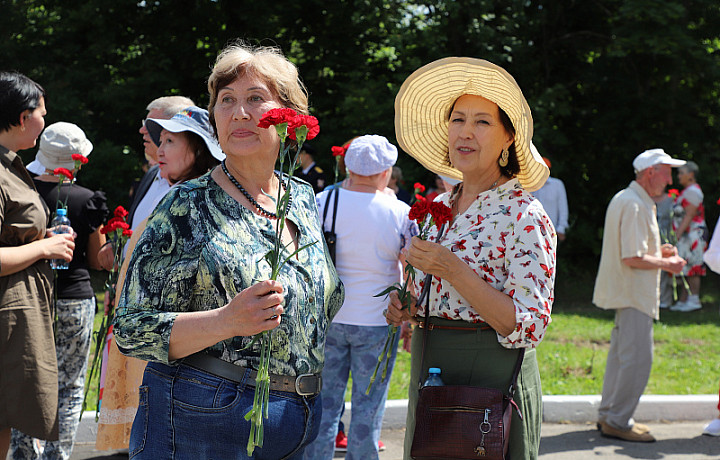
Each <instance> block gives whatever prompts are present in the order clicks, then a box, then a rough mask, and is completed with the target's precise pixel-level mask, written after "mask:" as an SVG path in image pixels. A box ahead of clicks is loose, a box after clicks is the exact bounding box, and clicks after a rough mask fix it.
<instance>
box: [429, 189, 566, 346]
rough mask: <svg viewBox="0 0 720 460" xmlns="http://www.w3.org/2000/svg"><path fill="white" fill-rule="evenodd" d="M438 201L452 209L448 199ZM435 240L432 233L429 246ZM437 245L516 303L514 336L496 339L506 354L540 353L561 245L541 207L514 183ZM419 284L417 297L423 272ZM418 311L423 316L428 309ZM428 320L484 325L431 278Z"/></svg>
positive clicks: (475, 206) (487, 197)
mask: <svg viewBox="0 0 720 460" xmlns="http://www.w3.org/2000/svg"><path fill="white" fill-rule="evenodd" d="M435 201H441V202H443V203H444V204H446V205H447V206H451V203H450V193H444V194H442V195H440V196H439V197H437V198H436V200H435ZM436 237H437V228H435V227H433V228H431V229H430V232H429V237H428V240H429V241H435V239H436ZM439 243H440V244H441V245H443V246H445V247H446V248H448V249H450V250H451V251H452V252H453V253H454V254H455V255H456V256H458V257H459V258H461V259H462V260H464V261H465V263H467V264H468V265H469V266H470V267H472V269H473V271H475V273H477V275H478V276H480V277H481V278H482V279H483V280H485V281H486V282H487V283H489V284H490V285H491V286H492V287H494V288H495V289H497V290H500V291H502V292H504V293H505V294H507V295H508V296H510V297H512V299H513V303H514V304H515V320H516V326H515V330H514V331H513V332H512V334H510V335H508V336H507V337H504V336H501V335H500V334H498V342H500V344H501V345H502V346H504V347H505V348H521V347H529V348H533V347H536V346H537V345H538V344H539V343H540V342H541V341H542V339H543V337H544V336H545V330H546V329H547V326H548V324H550V321H551V320H550V312H551V310H552V303H553V299H554V283H555V248H556V245H557V236H556V234H555V228H554V227H553V225H552V222H551V221H550V219H549V218H548V216H547V214H546V213H545V210H544V209H543V207H542V205H541V204H540V202H539V201H538V200H536V199H535V198H534V197H533V196H532V195H531V194H530V193H529V192H527V191H525V190H524V189H523V188H522V186H521V185H520V183H519V182H518V181H517V179H512V180H510V181H508V182H506V183H505V184H503V185H501V186H499V187H497V188H494V189H492V190H488V191H486V192H483V193H481V194H479V195H478V197H477V199H476V200H475V201H474V202H473V203H472V204H471V205H470V207H469V208H468V209H467V211H465V212H464V213H462V214H459V215H458V216H457V217H456V218H455V220H454V221H453V222H452V224H451V226H450V228H449V229H448V230H447V231H446V233H445V236H444V237H443V238H442V239H441V241H440V242H439ZM418 272H419V271H418ZM415 280H416V281H415V282H416V286H415V288H416V292H420V290H421V289H422V284H423V280H424V275H423V274H422V273H420V272H419V273H418V275H417V276H416V277H415ZM418 308H419V311H418V314H419V315H420V316H424V315H425V312H424V309H425V305H424V304H423V305H419V306H418ZM430 315H431V316H438V317H440V318H445V319H452V320H464V321H469V322H473V323H476V322H480V321H483V318H482V316H480V315H479V314H478V313H477V311H476V310H474V309H473V307H472V305H469V304H468V302H467V301H466V300H465V299H464V298H463V297H462V296H461V295H460V294H459V293H458V292H457V291H456V290H455V288H454V287H453V286H452V285H451V284H450V283H449V282H447V281H445V280H442V279H440V278H438V277H433V280H432V287H431V289H430Z"/></svg>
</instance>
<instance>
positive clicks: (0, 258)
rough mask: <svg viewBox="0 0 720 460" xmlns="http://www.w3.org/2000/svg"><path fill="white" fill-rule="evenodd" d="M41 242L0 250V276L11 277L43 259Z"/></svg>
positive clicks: (43, 253) (43, 251)
mask: <svg viewBox="0 0 720 460" xmlns="http://www.w3.org/2000/svg"><path fill="white" fill-rule="evenodd" d="M40 241H42V240H38V241H33V242H32V243H28V244H24V245H22V246H15V247H8V248H0V276H7V275H12V274H13V273H17V272H20V271H22V270H25V269H26V268H28V267H29V266H30V265H32V264H34V263H35V262H37V261H38V260H41V259H44V258H45V250H44V246H43V245H42V244H41V243H40Z"/></svg>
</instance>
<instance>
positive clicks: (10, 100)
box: [0, 72, 45, 132]
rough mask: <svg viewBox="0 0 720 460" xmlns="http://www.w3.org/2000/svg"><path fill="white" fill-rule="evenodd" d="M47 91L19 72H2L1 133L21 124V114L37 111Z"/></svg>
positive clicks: (0, 88)
mask: <svg viewBox="0 0 720 460" xmlns="http://www.w3.org/2000/svg"><path fill="white" fill-rule="evenodd" d="M41 97H42V98H44V97H45V90H44V89H43V87H42V86H40V85H38V84H37V83H35V82H34V81H32V80H31V79H29V78H28V77H26V76H25V75H23V74H21V73H19V72H0V132H4V131H8V130H10V128H11V127H13V126H18V125H19V124H20V114H22V113H23V112H24V111H26V110H30V111H32V110H35V109H37V108H38V106H39V105H40V98H41Z"/></svg>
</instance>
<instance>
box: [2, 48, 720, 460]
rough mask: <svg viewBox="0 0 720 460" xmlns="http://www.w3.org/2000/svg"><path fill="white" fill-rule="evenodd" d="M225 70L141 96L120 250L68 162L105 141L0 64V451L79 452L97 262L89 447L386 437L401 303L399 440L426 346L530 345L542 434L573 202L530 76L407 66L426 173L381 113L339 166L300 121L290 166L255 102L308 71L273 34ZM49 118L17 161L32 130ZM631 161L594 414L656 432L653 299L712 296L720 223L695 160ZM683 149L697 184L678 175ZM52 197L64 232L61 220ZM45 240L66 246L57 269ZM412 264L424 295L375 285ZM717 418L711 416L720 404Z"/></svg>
mask: <svg viewBox="0 0 720 460" xmlns="http://www.w3.org/2000/svg"><path fill="white" fill-rule="evenodd" d="M208 93H209V99H210V103H209V105H208V109H207V110H206V109H203V108H199V107H197V106H195V104H194V102H193V101H192V100H191V99H189V98H187V97H183V96H167V97H160V98H157V99H155V100H153V101H152V102H151V103H150V104H149V105H148V106H147V107H146V110H147V115H146V117H145V118H144V119H143V121H142V126H141V128H140V134H141V135H142V138H143V145H144V154H145V166H146V167H147V168H146V169H147V171H146V172H145V174H144V175H143V177H142V178H141V179H140V180H139V181H138V182H136V183H135V184H133V187H132V195H131V204H130V206H129V214H128V216H127V223H128V225H129V228H130V229H132V230H133V235H132V237H131V238H130V240H129V241H128V243H127V245H126V246H125V248H124V251H125V253H126V257H125V258H124V263H122V265H121V266H116V262H117V260H116V258H115V255H114V251H113V248H112V246H111V245H109V244H106V243H107V242H106V239H105V235H104V234H103V233H102V232H101V231H100V230H101V227H102V225H103V224H104V223H105V222H106V221H107V219H108V217H109V211H108V208H107V203H106V197H105V194H104V193H103V192H102V191H94V190H89V189H87V188H85V187H82V186H80V185H78V184H76V183H74V181H73V180H69V181H67V182H66V181H65V180H64V179H63V176H62V174H59V173H58V171H59V170H66V171H68V174H70V175H71V176H73V177H74V176H75V175H77V173H78V171H79V169H80V164H82V163H84V162H86V160H84V159H85V158H87V156H88V155H89V154H90V153H91V151H92V149H93V146H92V143H91V141H90V140H89V139H87V137H86V135H85V133H84V132H83V130H82V129H81V128H80V127H78V126H76V125H74V124H72V123H68V122H58V123H55V124H53V125H51V126H48V127H47V128H45V123H44V116H45V115H46V113H47V112H46V107H45V91H44V89H43V88H42V87H41V86H40V85H39V84H37V83H36V82H34V81H32V80H31V79H29V78H28V77H26V76H24V75H22V74H19V73H17V72H0V165H1V167H0V367H2V369H3V371H2V377H1V378H0V458H5V456H6V455H7V453H8V451H11V453H12V456H13V457H12V458H18V459H24V458H47V459H56V458H58V459H69V458H70V456H71V453H72V449H73V443H74V439H75V432H76V430H77V426H78V421H79V416H80V411H81V407H82V401H83V396H84V395H83V393H84V387H85V385H86V382H85V374H86V369H87V362H88V353H89V350H90V345H91V336H92V327H93V326H92V325H93V318H94V316H95V313H96V309H97V302H96V299H95V294H94V292H93V289H92V286H91V284H90V279H91V277H90V270H119V272H120V276H119V278H118V281H117V285H116V289H117V292H118V293H119V295H118V298H117V305H106V306H105V308H106V310H109V309H113V308H115V320H114V325H113V331H112V333H111V334H110V335H109V340H108V342H107V359H106V363H105V364H106V366H107V369H106V371H105V388H104V394H103V402H102V406H101V408H100V411H99V425H98V432H97V439H96V447H97V448H98V449H128V452H129V455H130V456H131V458H137V459H144V458H147V459H158V458H170V457H171V456H172V455H180V456H182V457H183V458H258V459H261V458H267V459H277V458H288V459H290V458H292V459H307V460H315V459H331V458H333V455H334V452H335V451H336V450H343V451H346V458H348V459H352V458H358V459H377V458H379V452H380V451H381V450H382V449H383V448H384V445H383V443H382V441H381V440H380V433H381V427H382V418H383V412H384V408H385V401H386V398H387V395H388V384H389V380H390V374H391V373H392V370H393V366H394V362H395V358H396V353H397V350H398V346H399V343H398V338H399V337H400V336H399V335H394V336H392V342H391V343H390V350H391V352H390V353H388V356H387V359H388V363H387V374H388V375H387V377H386V378H383V379H374V377H375V376H374V375H373V369H374V368H375V363H376V362H377V361H378V357H379V356H382V353H383V347H384V346H385V341H386V339H387V340H389V339H388V337H390V336H389V335H388V326H396V327H399V328H401V330H402V331H403V334H402V336H403V337H404V338H405V343H404V347H405V348H406V349H407V350H408V351H411V359H412V361H411V375H410V382H409V392H408V399H409V403H408V415H407V424H406V436H405V446H404V458H407V459H409V458H411V449H412V446H413V441H414V429H415V426H416V424H417V423H418V420H417V417H418V414H417V413H416V410H415V407H416V404H417V401H418V390H419V385H417V384H416V383H417V382H423V381H424V380H425V378H426V377H427V375H428V372H429V369H430V368H441V369H442V379H443V381H444V383H445V384H446V385H466V386H477V387H488V388H496V389H498V390H501V391H504V390H505V389H506V388H507V387H508V385H509V383H510V382H512V381H513V380H512V377H513V368H514V367H515V365H516V363H517V362H519V363H521V366H520V368H519V377H518V380H517V388H516V392H515V393H514V404H515V407H516V409H517V410H514V411H512V423H511V425H510V426H511V429H510V433H509V444H508V449H509V453H508V455H510V456H511V457H512V458H513V459H534V458H537V456H538V449H539V442H540V426H541V422H542V392H541V383H540V373H539V367H538V362H537V358H536V354H535V348H536V347H537V346H538V345H539V344H540V343H541V342H542V340H543V338H544V337H545V335H546V331H547V330H548V327H549V325H550V323H551V321H552V319H551V311H552V304H553V301H554V283H555V274H556V271H557V270H556V268H557V256H556V253H557V248H558V244H559V243H560V242H562V241H564V240H565V239H566V238H567V233H568V231H569V230H570V227H571V219H570V218H569V208H568V200H567V193H566V190H565V186H564V184H563V182H562V181H561V180H560V179H558V178H555V177H551V176H550V168H551V161H550V159H548V158H547V157H543V156H541V154H540V152H539V151H538V149H537V148H536V146H535V145H534V144H533V143H532V138H533V119H532V113H531V110H530V107H529V105H528V103H527V101H526V100H525V97H524V96H523V93H522V90H521V89H520V87H519V86H518V84H517V83H516V82H515V80H514V79H513V77H512V76H511V75H510V74H509V73H508V72H507V71H505V70H504V69H503V68H501V67H499V66H497V65H495V64H492V63H490V62H488V61H484V60H481V59H474V58H444V59H440V60H437V61H434V62H432V63H429V64H427V65H425V66H423V67H421V68H419V69H418V70H417V71H415V72H414V73H413V74H412V75H410V76H409V77H408V78H407V79H406V80H405V82H404V83H403V85H402V87H401V89H400V91H399V93H398V95H397V97H396V103H395V109H396V112H397V114H396V119H395V132H396V136H397V140H398V144H399V146H400V147H401V149H402V150H403V151H404V152H406V153H407V154H409V155H410V156H411V157H412V158H414V159H415V160H417V162H418V163H420V164H421V165H422V166H424V167H425V168H426V169H427V170H428V171H429V172H431V173H432V174H433V180H434V183H433V184H432V187H430V188H429V190H428V192H427V193H426V194H425V196H424V197H422V196H414V195H415V194H413V193H409V192H408V191H407V190H405V189H404V183H403V176H402V171H401V170H400V168H399V167H398V166H397V165H396V161H397V159H398V148H397V147H396V146H395V145H393V144H392V143H391V142H390V141H388V139H386V138H385V137H382V136H379V135H373V134H368V135H361V136H358V137H354V138H352V139H351V140H350V141H348V142H346V144H345V146H344V149H345V150H344V156H343V158H341V164H342V167H341V172H342V175H343V176H344V178H343V180H340V181H337V179H338V177H337V174H336V177H335V179H336V180H335V181H331V180H330V177H329V175H328V174H327V172H326V171H323V169H322V168H320V167H319V166H318V165H317V163H316V161H315V156H316V155H317V152H316V150H315V148H314V147H313V146H312V145H310V144H309V143H304V144H303V143H302V142H300V144H301V147H300V149H299V150H300V151H299V152H298V153H297V156H298V168H297V171H296V172H295V173H294V174H293V172H292V171H276V170H275V168H276V162H277V159H278V152H279V148H280V146H281V145H284V142H285V140H284V139H282V140H281V139H280V137H279V135H278V133H277V131H276V130H275V128H274V127H272V126H270V127H269V128H262V127H259V126H258V123H259V122H260V120H261V118H262V117H263V115H264V114H266V113H267V112H268V111H270V110H272V109H292V111H294V112H295V113H298V114H305V115H307V114H308V113H309V110H308V105H309V101H308V92H307V90H306V88H305V87H304V85H303V83H302V80H301V78H300V76H299V74H298V70H297V68H296V66H295V65H294V64H293V63H292V62H290V61H289V60H288V59H287V58H286V57H285V56H284V55H283V54H282V53H281V51H280V50H279V49H277V48H272V47H250V46H247V45H245V44H242V43H235V44H232V45H229V46H228V47H227V48H225V49H224V50H222V52H221V53H220V54H219V55H218V57H217V60H216V62H215V64H214V66H213V68H212V71H211V74H210V75H209V78H208ZM418 101H422V103H419V102H418ZM41 135H42V136H41ZM38 138H39V139H40V141H39V145H38V150H37V155H36V158H35V161H33V162H32V163H30V164H28V165H27V167H26V166H25V165H23V163H22V161H21V159H20V157H19V156H18V155H17V153H16V152H18V151H21V150H25V149H30V148H32V147H34V146H35V145H36V142H37V140H38ZM281 141H282V142H283V144H281ZM632 166H633V168H634V172H635V180H633V181H632V182H631V183H630V184H629V185H628V187H627V188H626V189H624V190H622V191H620V192H618V193H617V194H616V195H615V196H614V197H613V199H612V200H611V201H610V204H609V205H608V209H607V214H606V218H605V229H604V232H603V242H602V252H601V259H600V266H599V269H598V274H597V279H596V283H595V289H594V294H593V303H594V304H595V305H597V306H598V307H600V308H603V309H610V310H615V325H614V328H613V331H612V336H611V339H610V350H609V353H608V359H607V367H606V371H605V378H604V383H603V390H602V402H601V404H600V407H599V412H598V429H599V430H600V432H601V434H603V435H604V436H608V437H614V438H620V439H623V440H627V441H639V442H649V441H653V440H654V437H653V436H652V435H651V434H650V432H649V428H648V427H647V426H645V425H643V424H641V423H636V422H635V421H634V420H633V418H632V417H633V413H634V411H635V408H636V407H637V404H638V401H639V398H640V396H641V395H642V393H643V392H644V389H645V386H646V384H647V381H648V378H649V374H650V369H651V366H652V353H653V334H652V330H653V322H654V321H655V320H657V319H658V318H659V311H660V309H662V308H669V309H670V310H673V311H679V312H689V311H693V310H697V309H700V308H702V305H701V303H700V298H699V291H700V284H701V283H700V280H701V279H702V277H703V276H704V275H705V266H706V265H707V266H708V267H710V269H711V270H714V271H720V255H719V254H720V237H719V236H718V232H715V234H714V235H713V238H712V241H710V244H709V246H708V240H709V238H708V233H709V232H708V227H707V225H706V223H705V215H704V208H703V200H704V196H703V193H702V191H701V189H700V186H699V185H698V183H697V179H698V176H699V169H698V166H697V164H695V163H694V162H692V161H684V160H679V159H675V158H672V157H671V156H670V155H668V154H667V153H665V152H664V151H663V150H662V149H651V150H647V151H645V152H642V153H641V154H639V155H638V156H637V157H636V158H635V160H634V161H633V165H632ZM90 167H92V165H91V166H90ZM672 168H676V169H677V178H678V182H679V184H680V185H681V186H682V190H680V191H677V190H670V191H668V189H667V188H668V186H671V185H672V183H673V177H672ZM283 193H284V194H285V195H284V196H286V197H287V199H286V200H277V199H275V198H274V197H276V196H280V195H282V194H283ZM418 200H419V201H424V202H426V203H429V202H436V203H440V204H442V205H443V206H445V207H446V208H447V209H448V210H449V212H450V213H451V219H450V221H449V222H448V223H446V224H439V223H438V222H437V221H435V220H433V221H431V222H429V223H428V225H427V228H426V229H425V233H423V234H421V233H420V229H421V228H423V227H422V225H425V224H426V222H424V221H416V220H414V219H413V218H412V217H411V216H412V212H411V205H413V204H414V203H416V202H417V201H418ZM61 205H62V206H61ZM61 207H62V208H66V209H67V213H68V215H69V217H70V220H71V222H72V230H73V231H72V232H70V233H60V231H59V229H58V228H55V227H51V224H50V221H51V217H52V216H53V214H54V212H55V210H56V209H59V208H61ZM569 222H570V223H569ZM280 224H282V225H280ZM328 232H330V233H332V235H333V242H332V245H331V246H332V248H333V250H332V251H330V250H329V249H328V248H329V244H328V243H329V242H327V241H325V237H324V235H327V234H328ZM278 240H279V246H278ZM278 247H280V248H281V249H277V248H278ZM278 250H280V251H283V252H287V253H288V257H287V260H286V262H285V263H284V264H282V266H281V267H280V268H279V269H278V271H277V273H275V274H273V273H274V272H273V267H272V266H271V264H270V262H269V261H268V258H267V257H266V255H267V254H270V253H272V252H273V251H278ZM51 260H61V261H65V262H69V268H68V269H67V270H55V273H53V270H52V269H51V268H50V261H51ZM411 270H415V271H416V272H417V274H416V276H415V277H414V279H409V283H408V285H407V288H408V289H409V293H410V296H409V299H410V300H407V299H406V298H401V297H400V296H399V295H398V291H395V290H391V291H389V294H388V295H387V296H378V295H377V294H378V293H380V292H382V291H383V290H385V289H386V288H388V287H389V286H392V285H400V284H401V283H404V282H406V273H409V271H411ZM661 273H662V275H661ZM275 275H276V276H275ZM425 275H427V277H426V276H425ZM109 298H110V296H106V300H107V299H109ZM430 331H432V334H430ZM263 332H271V336H272V337H273V342H272V346H271V351H270V355H269V358H267V359H268V360H269V361H268V362H269V369H268V372H269V376H268V378H269V382H270V383H269V393H268V395H267V397H266V398H267V418H266V421H265V422H264V428H263V433H264V434H263V437H264V442H263V443H261V445H260V446H258V447H257V448H256V449H255V450H254V452H248V450H247V448H246V445H247V442H248V437H249V436H251V433H252V432H253V431H254V430H255V425H254V424H251V422H250V421H248V420H247V417H246V414H248V413H249V411H251V409H252V408H253V407H254V404H256V400H255V397H254V391H255V387H256V386H259V385H260V383H258V382H260V379H261V376H260V375H259V374H258V370H259V369H260V368H261V360H262V359H265V358H264V352H263V351H262V350H263V348H261V346H260V344H259V343H258V341H257V340H256V338H255V337H256V335H257V334H260V333H263ZM350 377H352V381H353V385H352V394H351V396H350V398H351V401H352V408H353V410H352V417H351V419H350V424H349V427H348V429H347V432H346V430H345V427H344V425H343V424H342V422H341V418H342V414H343V410H344V406H345V392H346V387H347V384H348V379H349V378H350ZM718 410H719V411H720V404H719V405H718ZM705 433H707V434H710V435H714V436H720V417H719V418H718V419H717V420H714V421H712V422H711V423H709V424H708V425H707V427H706V428H705ZM38 440H45V442H44V443H40V442H38Z"/></svg>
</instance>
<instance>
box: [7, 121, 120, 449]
mask: <svg viewBox="0 0 720 460" xmlns="http://www.w3.org/2000/svg"><path fill="white" fill-rule="evenodd" d="M92 148H93V146H92V144H91V143H90V141H89V140H87V138H86V137H85V133H84V132H83V130H82V129H80V128H79V127H78V126H76V125H74V124H72V123H65V122H58V123H54V124H52V125H50V126H48V128H47V129H46V130H45V132H44V133H43V135H42V137H41V138H40V147H39V149H38V153H37V157H36V161H38V162H39V163H40V164H42V165H43V166H44V168H45V171H44V172H43V173H42V174H40V175H38V176H37V177H35V178H34V179H33V181H34V182H35V187H36V188H37V191H38V193H39V194H40V196H41V197H42V198H43V200H44V201H45V203H46V204H47V206H48V208H50V210H51V214H53V211H54V210H55V209H57V208H58V207H67V212H68V217H69V219H70V224H71V225H72V228H73V230H74V231H75V233H76V234H77V236H76V238H75V252H74V254H73V259H72V261H71V262H70V266H69V268H68V269H67V270H55V271H56V275H57V276H56V282H55V296H54V297H55V299H56V304H55V310H56V312H57V329H56V335H55V348H56V354H57V362H58V389H59V397H58V413H59V427H60V440H59V441H49V442H47V443H46V444H45V449H44V451H43V454H42V456H41V457H38V456H37V452H35V445H34V444H35V443H34V442H33V439H32V438H31V437H30V436H27V435H25V434H23V433H21V432H20V431H16V430H13V434H12V441H11V445H12V450H13V453H14V457H13V458H18V455H19V454H21V455H20V457H21V458H62V459H69V458H70V455H71V453H72V448H73V443H74V440H75V433H76V431H77V426H78V423H79V421H80V411H81V408H82V401H83V390H84V387H85V374H86V370H87V361H88V354H89V352H90V342H91V339H92V329H93V319H94V317H95V312H96V301H95V294H94V292H93V288H92V285H91V283H90V269H96V270H99V269H100V264H99V262H98V259H97V254H98V251H99V249H100V247H101V246H102V245H103V244H104V242H105V235H103V234H101V233H100V227H101V225H102V223H103V222H104V221H105V218H106V217H107V215H108V214H109V212H108V208H107V206H106V203H105V202H106V198H105V193H104V192H100V191H98V192H95V191H92V190H89V189H87V188H85V187H81V186H80V185H77V184H74V183H71V182H69V181H68V180H64V181H63V184H62V186H60V187H58V182H59V181H60V178H59V177H58V176H56V175H54V174H53V171H54V170H55V169H56V168H66V169H68V170H69V171H71V172H72V173H73V175H74V174H75V173H77V169H75V161H73V159H72V155H73V154H80V155H82V156H83V157H87V155H89V154H90V152H91V151H92Z"/></svg>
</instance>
